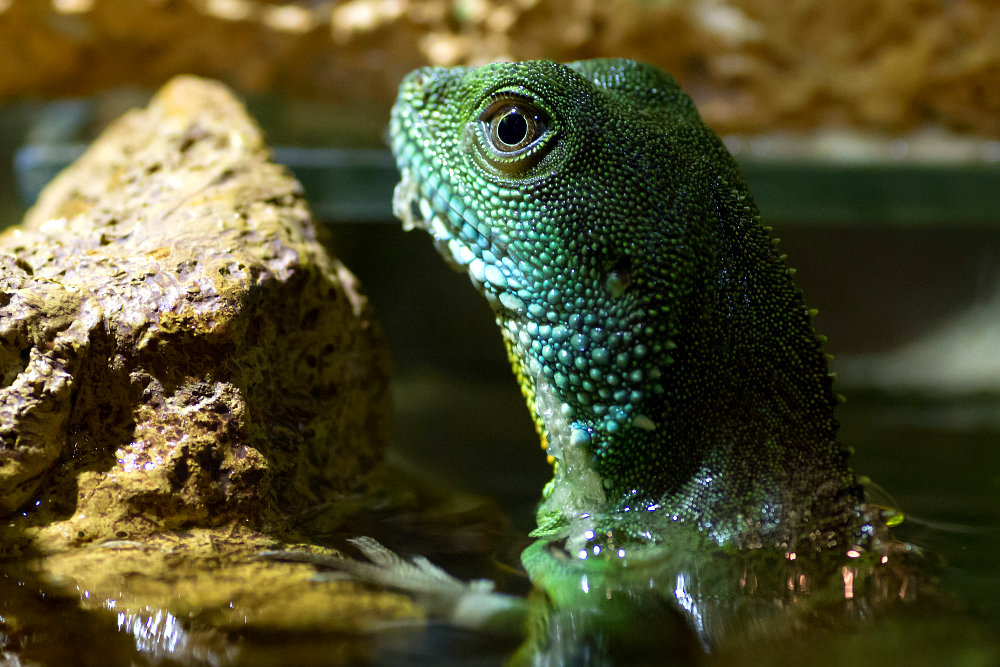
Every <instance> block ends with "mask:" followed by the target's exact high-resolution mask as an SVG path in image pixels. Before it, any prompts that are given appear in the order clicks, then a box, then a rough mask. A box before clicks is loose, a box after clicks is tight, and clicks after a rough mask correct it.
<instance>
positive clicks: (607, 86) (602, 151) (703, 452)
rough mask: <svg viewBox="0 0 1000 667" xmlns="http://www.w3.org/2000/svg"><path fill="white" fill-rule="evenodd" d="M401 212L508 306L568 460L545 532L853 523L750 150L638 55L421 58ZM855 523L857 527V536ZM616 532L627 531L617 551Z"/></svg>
mask: <svg viewBox="0 0 1000 667" xmlns="http://www.w3.org/2000/svg"><path fill="white" fill-rule="evenodd" d="M391 135H392V143H393V150H394V152H395V155H396V159H397V163H398V166H399V168H400V171H401V173H402V180H401V182H400V184H399V186H397V190H396V195H395V202H394V204H395V210H396V213H397V215H398V216H399V217H400V218H402V219H403V221H404V223H406V224H408V225H410V226H420V227H424V228H426V229H427V230H428V231H429V232H430V233H431V234H432V235H433V237H434V239H435V242H436V244H437V246H438V249H439V250H440V251H441V253H442V254H443V255H444V256H445V258H446V259H448V260H449V261H450V262H452V263H453V264H455V265H457V266H458V267H464V268H465V269H467V270H468V273H469V275H470V277H471V279H472V282H473V284H474V285H475V286H476V287H477V288H478V289H479V290H480V292H482V293H483V294H484V295H485V297H486V298H487V300H488V301H489V302H490V304H491V305H492V306H493V308H494V310H495V312H496V315H497V322H498V323H499V325H500V328H501V331H502V332H503V335H504V339H505V341H506V343H507V348H508V351H509V355H510V358H511V361H512V364H513V366H514V370H515V373H516V375H517V377H518V380H519V382H520V384H521V388H522V390H523V392H524V394H525V396H526V398H527V400H528V405H529V407H530V408H531V410H532V412H533V415H534V417H535V421H536V424H537V425H538V427H539V432H540V434H541V436H542V443H543V446H548V452H549V454H550V456H552V457H554V460H555V469H556V474H555V479H554V480H553V482H552V483H550V485H549V486H548V487H547V488H546V500H545V501H544V502H543V504H542V508H541V510H540V512H539V521H540V523H541V528H542V530H549V531H557V530H560V529H561V527H564V526H566V525H569V524H572V523H573V522H574V521H575V520H577V519H579V518H580V517H584V518H586V517H594V516H597V515H600V516H601V517H603V519H593V518H591V523H590V524H588V525H590V528H587V529H586V531H585V532H586V533H587V535H588V538H589V537H592V536H593V532H591V530H595V529H596V532H598V533H602V532H604V529H605V527H606V526H607V525H609V524H608V523H607V522H608V521H612V520H615V517H619V518H620V517H624V516H627V515H628V514H629V513H630V512H631V513H632V514H633V515H636V514H641V515H643V516H644V517H646V518H645V519H642V520H641V521H639V522H638V523H634V524H632V526H631V527H630V528H629V529H628V532H630V533H631V534H632V535H633V536H644V538H645V539H651V540H654V541H655V540H656V539H657V537H656V535H655V534H651V533H653V532H655V531H650V530H648V529H647V528H648V526H649V525H650V519H649V517H650V516H654V515H655V516H656V517H658V518H659V519H662V520H665V521H673V522H680V523H685V524H687V525H695V526H697V527H698V528H699V530H701V531H702V532H703V533H704V534H706V535H708V536H710V537H711V538H712V539H714V540H717V541H718V542H720V543H735V544H737V545H755V544H762V543H770V544H776V545H781V544H791V543H792V542H794V543H799V542H801V541H802V540H803V539H805V534H807V533H808V538H809V540H810V541H812V542H813V543H816V542H817V540H819V541H820V542H822V541H823V540H827V541H829V540H833V539H834V536H835V535H837V534H838V531H840V532H843V530H844V529H845V526H852V525H860V522H857V521H855V519H856V518H857V517H859V516H860V513H861V509H860V508H861V507H862V506H861V501H862V498H861V491H860V489H859V487H858V486H857V484H856V482H855V480H854V477H853V475H852V473H851V472H850V470H849V468H848V466H847V462H846V454H845V452H844V450H843V449H842V447H841V446H840V445H839V444H838V443H837V442H836V439H835V433H836V428H837V425H836V422H835V421H834V418H833V408H834V406H835V404H836V403H837V400H836V397H835V395H834V394H833V392H832V390H831V379H830V376H829V373H828V371H827V365H826V361H825V358H824V354H823V352H822V349H821V345H820V343H819V341H818V339H817V336H816V335H815V333H814V332H813V328H812V324H811V322H810V315H809V313H808V311H807V310H806V308H805V307H804V305H803V301H802V297H801V294H800V292H799V291H798V290H797V289H796V287H795V286H794V285H793V283H792V281H791V278H790V276H789V271H788V270H787V269H786V268H785V266H784V262H783V257H782V256H781V255H780V254H779V253H778V251H777V250H776V249H775V247H774V243H773V242H772V240H771V238H770V237H769V235H768V233H767V231H766V230H765V229H764V228H763V227H762V226H761V224H760V220H759V216H758V213H757V210H756V208H755V206H754V203H753V201H752V199H751V197H750V194H749V192H748V191H747V188H746V186H745V185H744V183H743V181H742V179H741V177H740V175H739V173H738V171H737V169H736V167H735V165H734V163H733V161H732V158H731V157H730V156H729V154H728V153H727V151H726V150H725V148H724V147H723V145H722V144H721V142H720V141H719V139H718V138H717V137H716V136H715V135H714V134H713V133H712V131H711V130H709V129H708V128H707V127H706V126H705V125H704V124H703V123H702V121H701V119H700V118H699V116H698V114H697V112H696V110H695V108H694V106H693V104H692V102H691V100H690V99H689V98H688V97H687V96H686V95H685V94H684V93H683V92H681V90H680V89H679V87H678V85H677V83H676V82H675V81H674V80H673V79H672V78H671V77H670V76H669V75H667V74H664V73H663V72H660V71H658V70H656V69H655V68H653V67H650V66H647V65H643V64H640V63H635V62H630V61H624V60H591V61H582V62H576V63H570V64H568V65H565V66H564V65H559V64H556V63H552V62H545V61H537V62H523V63H504V64H499V63H498V64H491V65H486V66H483V67H478V68H454V69H432V68H426V69H421V70H417V71H416V72H413V73H412V74H410V75H409V76H408V77H407V78H406V80H405V81H404V82H403V84H402V85H401V87H400V93H399V98H398V100H397V102H396V105H395V107H394V109H393V114H392V125H391ZM852 530H854V529H853V528H852ZM620 539H621V538H619V542H620Z"/></svg>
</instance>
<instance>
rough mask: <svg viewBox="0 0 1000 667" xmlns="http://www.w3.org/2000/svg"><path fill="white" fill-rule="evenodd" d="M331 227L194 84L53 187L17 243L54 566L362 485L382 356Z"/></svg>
mask: <svg viewBox="0 0 1000 667" xmlns="http://www.w3.org/2000/svg"><path fill="white" fill-rule="evenodd" d="M319 233H320V231H319V230H318V229H317V227H316V226H315V224H314V223H313V221H312V219H311V217H310V213H309V210H308V208H307V206H306V204H305V202H304V200H303V198H302V193H301V188H300V186H299V185H298V183H297V182H296V181H295V180H294V179H293V178H292V177H291V176H290V175H289V174H288V173H287V171H286V170H285V169H284V168H282V167H280V166H277V165H275V164H273V163H271V162H270V161H269V153H268V150H267V148H266V147H265V145H264V142H263V139H262V137H261V134H260V132H259V130H258V129H257V127H256V125H255V124H254V123H253V121H252V120H250V118H249V117H248V116H247V115H246V113H245V111H244V110H243V108H242V106H241V105H240V104H239V103H238V102H237V101H236V100H235V99H234V98H233V97H232V96H231V95H230V94H229V93H228V91H227V90H226V89H225V88H224V87H222V86H220V85H218V84H214V83H210V82H207V81H202V80H198V79H195V78H192V77H181V78H178V79H176V80H174V81H173V82H171V83H170V84H168V85H167V86H166V87H165V88H164V89H163V90H162V91H161V92H160V93H159V94H158V95H157V96H156V98H155V99H154V100H153V101H152V102H151V103H150V105H149V107H148V108H147V109H144V110H140V111H133V112H130V113H129V114H127V115H125V116H124V117H122V118H121V119H119V120H118V121H117V122H115V123H114V124H113V125H112V126H111V127H109V128H108V130H107V131H106V132H105V133H104V134H103V135H102V137H101V138H100V139H99V140H98V141H97V142H95V143H94V145H93V146H92V147H91V148H90V149H89V150H88V152H87V153H86V154H85V155H84V156H83V157H82V158H80V160H78V161H77V162H76V163H75V164H74V165H72V166H71V167H70V168H69V169H67V170H66V171H65V172H64V173H63V174H61V175H60V176H59V177H58V178H57V179H56V180H55V181H54V182H53V183H52V184H50V185H49V187H48V188H47V189H46V190H45V192H44V193H43V194H42V196H41V198H40V200H39V202H38V204H37V205H36V206H35V207H34V208H33V209H32V210H31V211H30V212H29V214H28V215H27V217H26V219H25V221H24V224H22V225H21V226H19V227H16V228H12V229H9V230H6V231H5V232H4V233H2V234H0V380H2V383H0V514H4V513H6V514H10V513H11V512H13V511H14V510H15V509H18V508H19V507H20V506H22V505H23V504H24V503H25V502H28V505H26V506H24V507H27V508H28V509H29V510H31V511H22V512H20V513H18V514H16V515H15V516H14V517H13V518H12V520H11V526H12V527H13V529H14V530H15V531H16V532H18V533H23V534H24V535H26V536H28V537H29V538H30V539H31V540H32V541H34V543H35V546H36V547H38V548H41V549H43V550H53V549H59V548H62V547H65V546H67V545H72V544H78V543H84V542H89V541H92V540H99V539H107V538H113V537H117V538H119V539H122V538H129V539H135V538H140V537H142V536H144V535H149V534H151V533H155V532H159V531H162V530H164V529H171V528H177V527H186V526H214V525H222V524H225V523H229V522H232V521H234V520H239V521H244V522H247V523H248V524H249V525H251V526H261V525H265V524H266V523H268V522H273V521H275V520H278V519H280V517H281V516H284V515H287V514H288V513H293V512H297V511H301V510H302V509H303V508H305V507H307V506H310V505H313V504H315V503H317V502H324V501H331V500H333V499H335V498H338V497H340V496H343V495H345V494H351V493H355V492H361V491H364V490H366V489H367V488H368V486H369V484H370V483H371V480H372V476H373V474H374V473H375V472H376V470H377V467H378V463H379V461H380V457H381V452H382V448H383V446H384V440H385V432H384V428H385V417H386V413H387V402H386V398H387V397H386V382H387V373H386V352H385V349H384V347H383V345H382V342H381V340H380V338H379V336H378V335H377V332H376V330H375V328H374V327H373V324H372V319H371V312H370V310H369V308H368V306H367V303H366V300H365V298H364V297H363V296H361V295H360V293H359V291H358V286H357V283H356V280H355V279H354V277H353V276H352V275H351V274H350V273H349V272H348V271H347V269H345V268H344V267H343V266H342V265H341V264H340V263H339V262H337V261H336V260H335V259H331V258H330V256H329V255H328V254H327V252H326V250H325V249H324V247H323V245H322V243H321V241H320V239H319V238H318V236H319ZM31 499H34V503H32V502H30V501H31ZM9 532H10V529H8V533H9ZM8 538H9V535H8Z"/></svg>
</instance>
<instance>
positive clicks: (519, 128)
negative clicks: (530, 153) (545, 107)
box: [489, 105, 545, 153]
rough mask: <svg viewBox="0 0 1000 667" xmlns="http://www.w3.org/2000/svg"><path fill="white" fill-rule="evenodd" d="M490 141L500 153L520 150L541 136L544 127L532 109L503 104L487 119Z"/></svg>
mask: <svg viewBox="0 0 1000 667" xmlns="http://www.w3.org/2000/svg"><path fill="white" fill-rule="evenodd" d="M489 123H490V134H489V138H490V143H491V144H492V145H493V148H495V149H496V150H498V151H500V152H501V153H513V152H516V151H519V150H521V149H522V148H524V147H525V146H527V145H528V144H530V143H531V142H532V141H534V140H535V139H537V138H538V137H540V136H541V134H542V131H543V130H544V129H545V127H544V124H543V123H542V122H541V118H539V116H538V114H537V113H535V112H534V110H533V109H529V108H524V107H519V106H515V105H504V106H503V107H501V108H500V109H498V110H497V111H496V112H495V113H494V114H493V115H492V117H490V119H489Z"/></svg>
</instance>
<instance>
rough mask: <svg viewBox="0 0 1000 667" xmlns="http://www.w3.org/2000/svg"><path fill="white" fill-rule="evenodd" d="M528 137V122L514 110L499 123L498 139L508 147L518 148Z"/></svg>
mask: <svg viewBox="0 0 1000 667" xmlns="http://www.w3.org/2000/svg"><path fill="white" fill-rule="evenodd" d="M527 136H528V121H527V119H526V118H525V117H524V116H522V115H521V114H520V112H518V110H517V109H512V110H511V111H510V113H508V114H507V115H505V116H504V117H503V118H501V119H500V122H499V123H497V139H499V140H500V141H502V142H503V143H505V144H507V145H508V146H516V145H518V144H519V143H521V142H522V141H524V139H525V137H527Z"/></svg>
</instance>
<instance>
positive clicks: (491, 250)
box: [392, 169, 527, 313]
mask: <svg viewBox="0 0 1000 667" xmlns="http://www.w3.org/2000/svg"><path fill="white" fill-rule="evenodd" d="M437 199H438V200H439V201H441V202H442V203H443V204H445V205H446V206H448V208H447V210H446V211H438V212H436V211H435V210H434V208H433V206H432V204H431V200H430V198H429V197H427V196H424V195H423V194H422V193H421V192H420V187H419V182H418V181H417V180H416V179H415V178H414V177H413V174H412V173H411V170H410V169H403V170H402V176H401V178H400V181H399V183H398V184H397V185H396V189H395V190H394V191H393V197H392V210H393V213H394V214H395V215H396V216H397V217H398V218H400V219H401V220H402V221H403V228H404V229H406V230H411V229H416V228H421V229H425V230H427V231H428V232H430V234H431V236H432V237H433V239H434V245H435V247H436V248H437V250H438V252H440V253H441V255H442V256H444V258H445V259H446V260H447V261H448V262H449V263H451V264H453V265H455V266H457V267H458V268H465V269H467V270H468V273H469V276H470V277H471V278H472V280H473V282H474V283H475V284H476V287H477V288H479V290H480V291H481V292H483V293H484V294H485V295H486V298H487V300H489V301H490V302H491V303H493V302H496V301H499V303H500V304H501V305H502V306H503V307H504V308H506V309H508V310H512V311H515V312H518V313H526V312H527V306H526V305H525V302H524V300H523V299H522V298H521V297H520V296H518V295H517V291H519V290H524V289H525V288H526V286H527V281H526V280H525V277H524V274H523V272H522V271H521V270H520V268H519V267H518V266H517V263H516V262H515V261H514V260H513V259H512V258H511V257H510V256H509V255H508V254H507V251H506V248H505V247H504V245H503V244H502V243H499V242H498V241H497V239H496V238H495V236H494V235H493V234H485V233H483V232H482V230H481V226H480V225H479V223H478V221H476V220H475V219H472V220H470V219H469V218H470V216H471V212H469V211H468V209H466V210H465V211H463V212H459V211H457V210H456V209H455V207H452V206H450V205H448V204H447V202H446V201H444V199H443V198H442V197H440V196H438V197H437ZM447 218H451V220H448V219H447ZM456 218H457V220H456ZM459 221H460V222H461V223H462V224H461V227H460V228H459V227H458V225H457V223H458V222H459ZM501 267H502V268H501Z"/></svg>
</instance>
